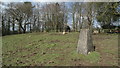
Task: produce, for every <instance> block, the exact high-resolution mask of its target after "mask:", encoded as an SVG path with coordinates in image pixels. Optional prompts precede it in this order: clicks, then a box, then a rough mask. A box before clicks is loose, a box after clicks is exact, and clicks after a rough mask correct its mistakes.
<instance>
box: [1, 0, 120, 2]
mask: <svg viewBox="0 0 120 68" xmlns="http://www.w3.org/2000/svg"><path fill="white" fill-rule="evenodd" d="M0 1H2V2H24V1H30V2H83V1H85V2H93V1H94V2H118V1H120V0H0Z"/></svg>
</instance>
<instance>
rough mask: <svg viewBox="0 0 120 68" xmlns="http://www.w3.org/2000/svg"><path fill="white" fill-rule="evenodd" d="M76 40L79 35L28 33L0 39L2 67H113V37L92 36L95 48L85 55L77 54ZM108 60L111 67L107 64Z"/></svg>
mask: <svg viewBox="0 0 120 68" xmlns="http://www.w3.org/2000/svg"><path fill="white" fill-rule="evenodd" d="M78 37H79V33H77V32H72V33H69V34H65V35H62V33H29V34H19V35H9V36H4V37H3V38H2V44H3V45H2V47H3V48H2V53H3V65H7V66H9V65H12V66H35V65H37V66H42V65H43V66H79V65H83V66H85V65H86V66H95V65H117V57H116V56H117V55H118V53H117V42H116V41H117V35H116V34H115V35H113V34H112V35H106V34H98V35H93V43H94V45H95V46H96V51H94V52H91V53H90V54H88V55H82V54H78V53H77V51H76V47H77V42H78ZM106 54H108V56H106ZM111 54H112V55H111ZM101 57H102V58H101ZM111 58H112V59H111ZM109 60H110V62H114V63H113V64H112V63H109Z"/></svg>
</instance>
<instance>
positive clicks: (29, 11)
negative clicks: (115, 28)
mask: <svg viewBox="0 0 120 68" xmlns="http://www.w3.org/2000/svg"><path fill="white" fill-rule="evenodd" d="M0 5H2V6H4V9H1V10H2V11H1V12H0V14H1V23H2V26H1V27H2V35H3V36H4V35H9V34H16V33H17V34H21V33H26V32H50V31H54V32H62V31H64V28H65V26H66V25H67V24H68V23H69V22H71V23H70V24H71V26H72V28H73V29H72V30H73V31H80V29H82V28H92V27H93V24H94V20H97V21H98V22H99V23H98V24H100V25H101V26H102V25H106V24H109V25H110V24H112V23H113V22H114V21H119V20H120V4H119V2H69V3H63V2H60V3H57V2H56V3H52V2H51V3H47V2H46V3H39V2H38V3H34V2H33V3H32V2H10V3H7V4H6V3H4V2H0ZM2 6H1V8H2Z"/></svg>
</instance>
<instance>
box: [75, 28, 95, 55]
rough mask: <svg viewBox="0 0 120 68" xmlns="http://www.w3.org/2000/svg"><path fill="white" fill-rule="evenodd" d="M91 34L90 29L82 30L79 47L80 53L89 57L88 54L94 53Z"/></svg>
mask: <svg viewBox="0 0 120 68" xmlns="http://www.w3.org/2000/svg"><path fill="white" fill-rule="evenodd" d="M90 34H91V32H90V30H89V29H81V31H80V35H79V40H78V45H77V52H78V53H80V54H85V55H87V54H88V52H91V51H94V46H93V43H92V38H91V36H90Z"/></svg>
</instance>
